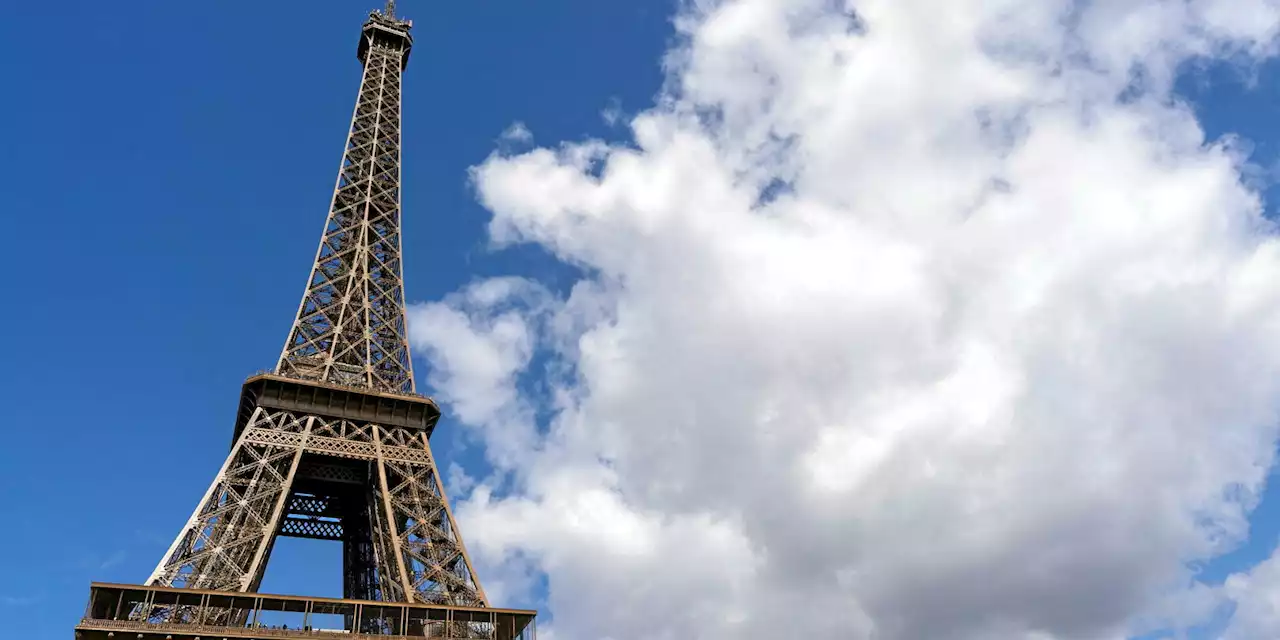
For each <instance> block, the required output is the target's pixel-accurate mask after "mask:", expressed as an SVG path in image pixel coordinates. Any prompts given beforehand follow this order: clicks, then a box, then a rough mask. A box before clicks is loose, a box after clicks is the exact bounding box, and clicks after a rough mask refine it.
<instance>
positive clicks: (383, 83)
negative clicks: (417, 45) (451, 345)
mask: <svg viewBox="0 0 1280 640" xmlns="http://www.w3.org/2000/svg"><path fill="white" fill-rule="evenodd" d="M378 33H382V34H384V35H385V33H386V32H385V30H384V31H379V32H378ZM366 37H367V38H368V41H367V43H366V44H365V45H362V52H363V54H364V62H365V65H364V77H363V79H362V80H361V84H360V92H359V95H358V97H357V100H356V107H355V112H354V114H353V116H352V119H351V130H350V133H349V135H348V137H347V145H346V151H345V152H344V153H343V157H342V164H341V166H340V168H339V171H338V181H337V186H336V187H335V189H334V196H333V201H332V203H331V205H330V210H329V217H328V219H327V220H326V223H325V230H324V233H323V235H322V237H321V241H320V247H319V249H318V250H317V252H316V259H315V265H314V266H313V267H312V270H311V276H310V278H309V279H308V281H307V288H306V291H305V292H304V293H303V296H302V302H301V304H300V305H299V308H298V315H297V319H296V320H295V322H294V326H293V329H292V330H291V331H290V334H289V339H288V340H287V341H286V342H285V347H284V350H283V351H282V353H281V355H280V361H279V363H278V364H277V366H276V371H277V373H280V374H281V375H287V376H291V377H298V378H303V379H309V380H321V381H326V382H332V383H336V384H342V385H348V386H357V387H368V388H371V389H378V390H383V391H391V392H412V391H413V390H414V383H413V365H412V361H411V359H410V356H409V346H408V340H407V338H408V336H407V331H406V328H405V317H404V282H403V275H402V272H403V267H402V261H401V238H400V72H401V70H402V68H403V66H404V60H405V56H407V55H408V43H409V40H408V36H407V31H406V33H405V35H404V38H403V39H399V40H397V39H396V38H387V37H374V36H373V35H366ZM366 45H367V46H366Z"/></svg>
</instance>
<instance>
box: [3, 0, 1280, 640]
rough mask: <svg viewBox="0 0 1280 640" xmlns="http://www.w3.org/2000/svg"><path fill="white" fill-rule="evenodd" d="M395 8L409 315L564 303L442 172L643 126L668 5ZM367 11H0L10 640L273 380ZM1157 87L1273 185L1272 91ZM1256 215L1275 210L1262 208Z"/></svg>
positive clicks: (145, 525)
mask: <svg viewBox="0 0 1280 640" xmlns="http://www.w3.org/2000/svg"><path fill="white" fill-rule="evenodd" d="M400 5H401V13H403V14H405V15H407V16H408V17H410V18H412V19H414V21H415V29H414V34H415V38H416V47H415V49H414V52H413V56H412V60H411V63H410V66H409V68H408V71H407V76H406V82H405V88H406V89H405V94H404V96H405V97H404V101H405V114H406V118H405V131H404V149H405V164H404V179H405V183H406V189H405V196H404V197H405V201H404V208H405V236H404V244H405V248H406V252H407V260H406V269H407V271H406V282H407V287H408V292H407V293H408V298H409V299H410V300H412V301H424V300H436V299H440V298H442V297H443V296H445V295H446V294H448V293H450V292H452V291H455V290H457V289H458V288H459V287H461V286H464V285H465V284H466V283H468V282H470V281H472V280H474V279H476V278H482V277H488V276H497V275H508V274H518V275H525V276H530V277H534V278H537V279H540V280H543V281H544V282H546V283H548V284H549V285H551V286H552V288H559V287H563V286H564V285H565V284H566V282H567V272H566V270H565V269H564V268H562V267H560V266H558V265H557V264H556V263H555V262H554V261H553V260H552V259H551V258H549V257H548V256H547V255H545V254H543V253H541V252H539V251H538V250H535V249H531V248H517V249H507V250H503V251H498V252H494V251H491V250H490V249H488V248H487V246H486V238H485V234H484V226H485V224H486V222H487V220H488V214H487V213H486V212H485V210H484V209H482V208H481V207H480V206H479V205H478V204H477V203H476V198H475V194H474V192H473V188H472V187H471V185H470V184H469V183H468V178H467V170H468V167H470V166H473V165H476V164H478V163H480V162H482V161H483V160H484V159H485V158H486V156H488V155H489V154H490V153H491V152H492V151H494V150H495V149H496V148H498V146H499V144H500V143H499V141H498V138H499V136H500V134H501V132H502V131H503V130H504V129H505V128H506V127H508V126H509V125H510V124H511V123H513V122H515V121H522V122H524V123H526V124H527V125H528V126H529V128H530V129H532V130H533V132H534V134H535V136H536V139H537V141H539V142H541V143H554V142H556V141H560V140H580V139H583V138H585V137H588V136H599V137H605V138H614V137H617V136H618V135H620V134H619V132H618V130H617V129H615V128H612V127H610V126H609V125H608V124H607V123H606V122H605V121H604V119H603V118H602V117H601V112H602V110H604V109H606V108H609V107H611V106H618V107H620V108H621V109H622V110H623V111H626V112H631V111H636V110H639V109H642V108H644V107H646V106H648V105H649V103H650V102H651V100H652V97H653V96H654V95H655V93H656V92H657V90H658V88H659V86H660V84H661V82H662V79H663V74H662V70H661V67H660V58H661V55H662V53H663V51H664V50H665V48H666V46H667V44H668V42H669V41H670V39H671V37H672V34H671V29H670V24H669V17H670V16H669V14H670V13H671V10H672V3H671V2H668V1H666V0H662V1H656V0H655V1H652V2H629V3H628V2H599V1H587V0H539V2H536V3H532V2H523V3H519V2H518V3H502V4H501V5H499V4H497V3H483V2H431V3H427V2H421V1H408V2H401V3H400ZM370 8H372V7H371V6H370V5H369V3H368V2H367V1H366V2H359V1H356V2H353V1H347V0H343V1H337V0H323V1H317V2H306V3H303V2H282V3H275V4H271V5H270V6H267V5H263V4H262V3H251V2H247V1H243V0H235V1H232V0H228V1H225V2H206V3H173V2H157V1H143V2H128V3H102V2H74V1H66V2H60V3H22V4H21V5H19V6H12V5H11V6H8V7H6V8H5V9H4V13H5V17H4V19H0V53H3V55H0V75H2V76H3V77H4V78H5V79H6V86H8V87H10V90H11V92H10V93H9V94H8V99H7V100H5V101H4V102H3V106H0V116H3V118H2V121H3V122H5V123H6V125H7V126H6V127H5V130H6V134H5V144H4V145H3V150H4V153H3V155H2V156H0V170H2V171H3V174H4V175H5V176H6V178H7V180H6V182H7V184H9V185H10V190H9V198H8V200H7V202H6V203H5V205H4V210H5V212H6V215H5V219H6V222H7V225H8V229H9V232H8V238H9V245H10V246H9V249H8V256H9V258H8V263H9V265H10V267H9V269H10V271H9V272H10V285H9V286H10V294H9V299H10V301H11V302H10V304H9V305H8V306H7V313H4V314H0V328H3V331H4V333H5V334H6V335H8V336H10V344H9V351H8V358H7V362H8V363H9V366H7V367H4V369H3V373H0V376H3V377H2V379H0V388H4V389H5V393H6V398H5V402H3V403H2V405H0V406H3V412H4V413H3V414H2V415H0V424H3V425H4V428H5V429H6V436H7V439H8V440H7V442H8V446H6V447H4V448H0V483H2V484H0V486H3V491H0V514H3V517H4V519H5V526H3V527H0V566H2V567H3V568H4V569H3V571H0V610H2V611H3V612H4V613H5V615H6V618H7V619H9V620H10V621H11V622H10V623H9V624H10V627H9V628H11V629H13V630H14V632H15V633H16V635H17V636H20V637H24V638H33V639H42V638H56V637H65V636H66V634H67V633H68V632H69V628H70V626H71V625H72V624H73V622H74V620H75V619H76V618H77V617H78V616H79V614H80V611H81V610H82V607H83V606H84V600H85V596H86V595H87V585H88V583H89V582H90V581H91V580H102V581H119V582H138V581H141V580H143V579H145V578H146V576H147V574H148V573H149V572H150V570H151V568H152V566H153V565H154V564H155V562H156V561H157V560H158V559H159V556H160V554H161V553H162V552H163V551H164V549H165V548H166V547H167V545H168V544H169V542H170V541H171V539H172V537H173V536H174V535H175V534H176V533H177V531H178V528H179V526H180V525H181V523H182V522H183V521H184V520H185V518H186V517H187V516H188V514H189V512H190V510H191V509H192V507H193V506H194V504H195V501H196V500H197V499H198V498H199V496H200V495H201V493H202V492H203V490H204V489H205V488H206V486H207V484H208V482H209V481H210V479H211V478H212V475H213V473H214V472H215V471H216V468H217V466H218V464H219V463H220V461H221V459H222V457H223V455H224V454H225V452H226V450H227V447H228V444H229V443H228V440H229V437H230V430H231V417H232V413H233V410H234V406H235V402H236V397H237V393H238V389H239V385H240V383H241V381H242V380H243V378H244V377H245V376H246V375H247V374H249V373H252V372H253V371H255V370H258V369H264V368H269V367H270V366H272V365H273V363H274V359H275V357H276V355H277V354H278V351H279V349H280V345H281V341H282V340H283V339H284V338H285V334H286V331H287V329H288V326H289V323H290V322H291V320H292V318H291V314H292V313H293V312H294V310H295V309H296V305H297V299H298V295H299V294H300V291H301V287H302V284H303V281H304V278H305V275H306V271H307V268H308V266H309V264H308V261H309V260H310V259H311V257H312V255H313V252H314V250H315V243H316V241H317V239H318V234H319V231H320V228H321V224H322V222H323V218H324V215H325V207H326V206H327V203H328V199H329V196H330V190H331V188H332V183H333V179H334V172H335V170H336V167H337V162H338V157H339V152H340V149H341V145H342V141H343V136H344V134H345V131H344V128H345V126H346V124H347V121H348V118H349V115H350V109H351V104H352V101H353V99H354V96H355V89H356V84H357V83H358V80H359V64H358V62H357V61H356V59H355V55H354V50H355V43H356V37H357V35H358V30H359V26H360V23H361V21H362V19H363V16H364V15H365V13H366V12H367V10H368V9H370ZM1180 87H1181V91H1182V94H1183V95H1184V96H1185V97H1186V98H1187V99H1188V100H1191V101H1193V102H1194V104H1195V107H1196V111H1197V113H1198V114H1199V115H1200V117H1201V120H1202V122H1203V124H1204V126H1205V127H1206V129H1207V131H1208V132H1209V135H1210V137H1217V136H1219V135H1223V134H1227V133H1233V132H1234V133H1238V134H1239V135H1241V136H1243V137H1244V138H1246V139H1247V140H1249V141H1250V143H1251V144H1252V145H1253V150H1254V151H1253V160H1254V161H1255V162H1256V163H1257V164H1258V165H1259V166H1262V167H1269V166H1272V165H1273V164H1274V163H1275V161H1276V159H1277V152H1278V151H1280V131H1278V130H1277V129H1276V128H1275V124H1274V123H1275V122H1277V121H1280V119H1277V115H1280V114H1278V113H1277V110H1280V69H1278V68H1277V67H1275V66H1274V65H1271V66H1267V67H1264V68H1263V69H1262V70H1261V71H1260V72H1259V73H1258V74H1257V75H1256V77H1252V76H1250V75H1249V74H1243V75H1242V74H1241V73H1240V72H1238V70H1236V69H1233V68H1228V67H1214V68H1211V69H1194V70H1192V71H1191V72H1190V73H1189V75H1188V76H1187V77H1186V78H1184V80H1183V81H1182V82H1181V83H1180ZM1260 179H1262V180H1270V179H1271V178H1270V177H1269V176H1267V175H1265V172H1264V174H1263V175H1262V176H1261V177H1260ZM1267 194H1268V205H1267V206H1268V210H1269V211H1274V210H1276V207H1277V206H1280V201H1277V199H1276V197H1277V195H1278V194H1277V192H1276V190H1275V189H1268V191H1267ZM418 366H419V377H418V380H419V384H420V386H422V385H425V376H424V375H422V373H421V372H422V368H423V367H424V366H425V365H424V364H423V363H421V362H420V363H419V365H418ZM428 392H430V390H428ZM436 434H437V435H436V436H435V439H434V441H433V442H434V446H435V447H436V450H437V455H438V456H439V457H440V458H441V459H442V460H445V461H449V460H456V461H460V462H461V463H462V464H463V465H464V466H467V465H472V466H474V465H478V464H480V462H479V457H478V454H477V452H476V451H475V450H474V448H466V447H463V446H460V445H461V444H462V442H461V440H460V437H459V436H458V435H457V434H458V432H457V431H456V430H453V429H451V428H450V423H449V418H448V415H447V414H446V417H445V418H444V420H443V421H442V427H441V428H440V429H438V430H437V432H436ZM464 535H465V531H464ZM1278 538H1280V496H1276V495H1270V494H1268V495H1266V496H1264V498H1263V500H1262V502H1261V504H1260V506H1259V507H1258V509H1257V511H1256V512H1255V514H1254V517H1253V534H1252V536H1251V539H1250V541H1249V542H1248V543H1247V544H1246V545H1244V546H1243V547H1242V548H1241V549H1240V550H1238V551H1236V552H1233V553H1231V554H1229V555H1227V556H1225V557H1224V558H1222V559H1220V560H1219V561H1216V562H1214V563H1211V564H1210V565H1209V566H1207V567H1206V568H1205V569H1204V571H1203V576H1204V578H1205V580H1206V581H1209V582H1211V583H1212V582H1215V581H1220V580H1221V579H1222V578H1223V577H1225V575H1227V574H1229V573H1231V572H1233V571H1238V570H1240V569H1243V568H1246V567H1248V566H1251V565H1252V564H1253V563H1256V562H1258V561H1260V560H1262V559H1264V558H1266V557H1267V556H1268V555H1270V553H1271V550H1272V549H1273V548H1274V546H1275V543H1276V541H1277V539H1278ZM275 555H276V557H275V558H273V561H272V564H271V565H270V568H269V570H268V573H267V578H266V583H265V584H264V587H263V590H264V591H272V592H305V593H314V594H316V595H338V594H339V592H340V576H339V574H338V571H339V569H340V568H339V566H338V564H337V561H338V558H339V555H338V549H337V548H336V545H326V544H325V543H313V542H308V541H294V540H285V541H283V542H282V543H280V544H279V545H278V546H277V548H276V552H275ZM481 577H482V578H483V576H481ZM503 604H507V605H510V606H522V605H530V604H534V603H526V602H510V603H503ZM14 624H16V628H14V627H13V626H12V625H14Z"/></svg>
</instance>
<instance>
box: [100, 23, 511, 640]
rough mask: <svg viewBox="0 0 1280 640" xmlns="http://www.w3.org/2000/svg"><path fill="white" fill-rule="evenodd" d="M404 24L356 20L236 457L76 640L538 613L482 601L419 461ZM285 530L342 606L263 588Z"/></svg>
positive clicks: (268, 633)
mask: <svg viewBox="0 0 1280 640" xmlns="http://www.w3.org/2000/svg"><path fill="white" fill-rule="evenodd" d="M412 27H413V24H412V22H410V21H409V20H405V19H403V18H400V17H398V16H396V10H395V2H394V0H388V1H387V3H386V6H385V8H384V9H383V10H382V11H373V12H371V13H370V14H369V17H368V20H366V21H365V23H364V26H363V28H362V30H361V35H360V43H359V46H358V48H357V56H358V58H359V59H360V62H361V65H362V67H363V77H362V78H361V81H360V90H359V93H358V94H357V97H356V105H355V111H354V113H353V115H352V118H351V128H350V131H349V133H348V136H347V143H346V146H345V148H344V150H343V154H342V162H341V165H340V167H339V169H338V179H337V185H336V186H335V188H334V192H333V199H332V201H331V204H330V206H329V214H328V217H327V219H326V221H325V226H324V232H323V233H322V235H321V239H320V246H319V248H318V250H317V251H316V257H315V262H314V264H313V265H312V267H311V273H310V277H309V278H308V279H307V281H306V287H305V289H304V292H303V295H302V301H301V303H300V304H299V306H298V313H297V316H296V318H295V320H294V322H293V326H292V328H291V329H290V331H289V335H288V338H287V339H286V341H285V344H284V348H283V350H282V351H281V354H280V358H279V360H278V362H277V364H276V368H275V370H274V371H273V372H271V373H264V374H259V375H255V376H252V377H250V378H249V379H248V380H246V381H245V383H244V385H243V387H242V389H241V394H240V403H239V409H238V411H237V413H236V420H235V424H234V430H233V434H234V435H233V443H232V447H231V451H230V453H229V454H228V455H227V457H226V459H225V461H224V462H223V464H222V467H221V468H220V469H219V470H218V472H217V475H216V476H215V477H214V479H213V482H212V484H211V485H210V487H209V489H208V491H206V492H205V494H204V496H203V497H202V498H201V499H200V501H199V502H198V503H197V505H196V508H195V511H194V512H193V513H192V514H191V517H190V518H189V519H188V520H187V522H186V524H185V525H184V526H183V527H182V530H181V532H180V533H179V534H178V536H177V538H176V539H175V540H174V541H173V544H172V545H170V547H169V549H168V551H166V552H165V554H164V556H163V557H162V558H161V559H160V562H159V564H158V565H157V566H156V568H155V570H154V571H153V572H152V573H151V576H150V577H149V578H148V579H147V580H146V582H145V584H144V585H118V584H102V583H94V584H93V585H92V586H91V587H90V601H89V607H88V610H87V611H86V614H85V617H84V618H83V619H82V620H81V621H80V623H79V624H78V625H77V626H76V637H77V638H78V639H83V640H99V639H102V640H105V639H106V638H116V637H117V634H119V633H120V632H127V633H128V634H130V635H129V637H131V638H134V637H136V638H139V639H145V640H151V639H152V638H155V639H157V640H159V639H161V638H164V639H166V640H194V639H195V638H198V637H204V638H212V637H217V638H240V639H254V638H287V637H314V633H319V632H321V631H326V632H327V631H336V632H343V633H346V634H351V636H355V637H359V638H365V637H375V636H387V635H391V636H401V637H403V636H412V637H427V638H492V639H495V640H498V639H500V640H508V639H515V638H520V639H527V638H532V637H534V633H535V632H534V625H533V621H534V616H535V615H536V614H535V612H533V611H525V610H512V609H496V608H492V607H490V606H489V602H488V599H487V598H486V596H485V593H484V590H483V589H482V588H481V586H480V582H479V580H478V579H477V578H476V575H475V571H474V569H473V567H472V564H471V558H470V556H469V555H468V554H467V550H466V546H465V545H464V544H463V541H462V537H461V535H460V533H459V532H458V527H457V523H456V522H455V521H454V517H453V512H452V510H451V509H450V506H449V500H448V498H447V497H446V496H445V493H444V489H443V484H442V483H441V479H440V473H439V470H438V468H437V466H436V463H435V460H434V457H433V456H432V454H431V447H430V444H429V438H430V436H431V433H432V430H433V429H434V427H435V424H436V421H437V420H438V419H439V417H440V411H439V409H438V408H437V406H436V404H435V403H434V402H433V401H432V400H431V399H430V398H427V397H425V396H422V395H419V394H417V393H416V391H415V387H414V381H413V365H412V361H411V359H410V356H409V343H408V339H407V331H406V326H405V304H404V283H403V275H402V274H403V264H402V251H401V247H402V242H401V232H400V188H401V184H400V121H401V91H400V86H401V78H402V73H403V71H404V69H405V67H406V66H407V64H408V61H409V51H410V49H411V48H412V46H413V38H412V36H411V35H410V30H411V29H412ZM280 536H285V537H299V538H312V539H318V540H328V541H333V542H337V543H340V544H341V545H342V549H343V552H342V567H341V569H342V574H343V598H341V599H336V598H318V597H308V596H281V595H266V594H261V593H257V591H258V587H259V585H260V584H261V582H262V577H263V574H264V572H265V569H266V566H267V562H268V560H269V558H270V556H271V549H272V547H273V545H274V542H275V540H276V538H277V537H280ZM282 627H283V628H282ZM351 636H348V637H351ZM119 637H124V636H123V635H119ZM324 637H327V636H324Z"/></svg>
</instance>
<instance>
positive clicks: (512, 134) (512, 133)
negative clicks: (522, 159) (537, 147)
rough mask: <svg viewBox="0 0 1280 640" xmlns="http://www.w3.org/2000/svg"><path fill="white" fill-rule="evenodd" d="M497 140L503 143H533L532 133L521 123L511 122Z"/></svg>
mask: <svg viewBox="0 0 1280 640" xmlns="http://www.w3.org/2000/svg"><path fill="white" fill-rule="evenodd" d="M499 139H500V140H502V141H503V142H522V143H528V142H533V132H532V131H530V130H529V127H527V126H525V124H524V123H523V122H513V123H511V126H509V127H507V128H506V130H505V131H503V132H502V136H501V137H500V138H499Z"/></svg>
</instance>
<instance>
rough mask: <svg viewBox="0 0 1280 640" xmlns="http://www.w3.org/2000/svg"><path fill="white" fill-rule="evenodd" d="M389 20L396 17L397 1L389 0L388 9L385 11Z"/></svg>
mask: <svg viewBox="0 0 1280 640" xmlns="http://www.w3.org/2000/svg"><path fill="white" fill-rule="evenodd" d="M383 13H386V14H387V17H388V18H393V19H394V18H395V17H396V0H387V8H386V9H385V10H384V11H383Z"/></svg>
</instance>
